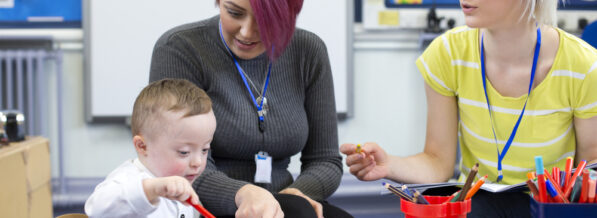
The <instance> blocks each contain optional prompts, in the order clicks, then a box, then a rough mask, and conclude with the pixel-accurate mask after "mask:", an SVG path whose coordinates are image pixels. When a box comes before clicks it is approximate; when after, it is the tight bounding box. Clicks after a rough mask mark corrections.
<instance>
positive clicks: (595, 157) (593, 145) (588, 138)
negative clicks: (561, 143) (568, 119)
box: [574, 116, 597, 164]
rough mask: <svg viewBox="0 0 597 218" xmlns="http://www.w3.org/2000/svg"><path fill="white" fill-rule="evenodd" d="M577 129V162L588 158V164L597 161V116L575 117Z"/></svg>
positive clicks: (575, 127) (575, 128)
mask: <svg viewBox="0 0 597 218" xmlns="http://www.w3.org/2000/svg"><path fill="white" fill-rule="evenodd" d="M574 130H575V131H576V158H574V159H575V160H576V161H575V162H576V164H578V162H579V161H580V160H587V164H591V163H596V162H597V134H595V130H597V116H595V117H592V118H588V119H581V118H576V117H575V118H574Z"/></svg>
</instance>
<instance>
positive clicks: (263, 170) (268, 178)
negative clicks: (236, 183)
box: [255, 151, 272, 183]
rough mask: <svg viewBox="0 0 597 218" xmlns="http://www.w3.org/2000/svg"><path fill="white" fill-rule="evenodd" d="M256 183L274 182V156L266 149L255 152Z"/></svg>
mask: <svg viewBox="0 0 597 218" xmlns="http://www.w3.org/2000/svg"><path fill="white" fill-rule="evenodd" d="M255 166H256V170H255V183H272V157H271V156H269V155H268V154H267V152H265V151H260V152H259V153H257V154H255Z"/></svg>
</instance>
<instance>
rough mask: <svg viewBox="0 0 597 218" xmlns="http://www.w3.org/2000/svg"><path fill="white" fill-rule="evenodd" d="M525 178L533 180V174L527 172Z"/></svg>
mask: <svg viewBox="0 0 597 218" xmlns="http://www.w3.org/2000/svg"><path fill="white" fill-rule="evenodd" d="M527 178H529V179H530V180H535V172H528V173H527Z"/></svg>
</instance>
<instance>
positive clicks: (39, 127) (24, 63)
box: [0, 43, 66, 193]
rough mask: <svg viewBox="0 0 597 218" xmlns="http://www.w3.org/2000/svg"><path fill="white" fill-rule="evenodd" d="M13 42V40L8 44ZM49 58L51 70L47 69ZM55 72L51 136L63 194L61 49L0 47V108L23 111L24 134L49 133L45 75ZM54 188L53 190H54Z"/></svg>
mask: <svg viewBox="0 0 597 218" xmlns="http://www.w3.org/2000/svg"><path fill="white" fill-rule="evenodd" d="M8 44H9V45H15V43H8ZM51 61H53V62H54V66H55V69H54V70H52V69H51V68H50V69H48V66H51V64H50V63H49V62H51ZM50 73H55V75H54V76H55V78H56V89H55V93H56V99H57V102H56V106H57V124H56V125H55V126H54V125H52V127H51V128H56V133H57V135H55V136H54V137H55V139H56V141H57V143H58V145H57V146H56V147H57V149H58V157H59V158H58V167H59V169H58V170H59V172H58V173H59V175H58V176H59V177H58V181H59V184H58V185H59V187H58V188H59V189H58V190H56V191H57V193H64V190H65V189H66V187H65V180H66V178H65V175H64V161H63V158H61V157H62V155H63V135H62V134H63V124H62V123H63V122H62V111H63V109H62V107H63V103H62V74H63V72H62V51H60V50H51V49H0V109H2V110H5V109H16V110H19V111H21V112H22V113H24V114H25V131H26V135H41V136H44V137H46V138H50V139H53V138H54V137H52V136H50V133H49V131H48V128H50V127H49V126H48V125H47V123H49V122H50V121H49V120H50V117H49V115H50V114H49V113H48V112H47V111H49V104H48V100H47V99H49V98H50V93H49V90H48V87H49V85H50V84H49V80H48V78H50V76H52V75H49V74H50ZM56 191H55V192H56Z"/></svg>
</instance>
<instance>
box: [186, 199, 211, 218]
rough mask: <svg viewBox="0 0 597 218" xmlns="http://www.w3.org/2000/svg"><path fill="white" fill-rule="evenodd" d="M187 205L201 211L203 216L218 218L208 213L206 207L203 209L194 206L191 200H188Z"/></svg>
mask: <svg viewBox="0 0 597 218" xmlns="http://www.w3.org/2000/svg"><path fill="white" fill-rule="evenodd" d="M187 203H189V204H190V205H193V207H194V208H195V209H197V211H199V213H201V215H203V216H204V217H206V218H216V217H215V216H214V215H213V214H211V213H210V212H209V211H207V210H206V209H205V208H204V207H202V206H201V205H198V204H193V203H192V202H191V198H189V199H187Z"/></svg>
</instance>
